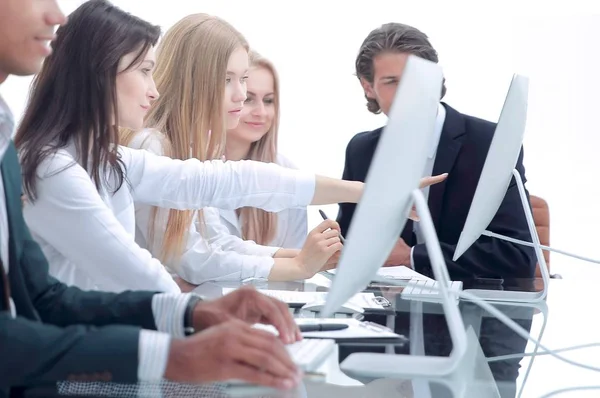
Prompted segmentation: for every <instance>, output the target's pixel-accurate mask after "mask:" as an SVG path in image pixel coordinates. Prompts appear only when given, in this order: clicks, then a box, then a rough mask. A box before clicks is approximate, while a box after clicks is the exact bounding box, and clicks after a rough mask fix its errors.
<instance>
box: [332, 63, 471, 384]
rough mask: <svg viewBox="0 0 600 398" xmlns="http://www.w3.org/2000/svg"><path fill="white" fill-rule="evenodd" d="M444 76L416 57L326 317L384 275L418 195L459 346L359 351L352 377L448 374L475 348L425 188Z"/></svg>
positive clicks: (352, 360)
mask: <svg viewBox="0 0 600 398" xmlns="http://www.w3.org/2000/svg"><path fill="white" fill-rule="evenodd" d="M442 80H443V77H442V71H441V68H440V67H439V66H438V65H437V64H435V63H432V62H429V61H426V60H423V59H421V58H418V57H415V56H410V57H409V59H408V62H407V64H406V67H405V70H404V72H403V74H402V79H401V82H400V85H399V87H398V90H397V92H396V96H395V99H394V103H393V105H392V108H391V111H390V114H389V121H388V124H387V126H386V127H385V129H384V131H383V133H382V136H381V138H380V141H379V144H378V145H377V149H376V151H375V154H374V157H373V162H372V164H371V167H370V168H369V173H368V175H367V178H366V181H365V191H364V193H363V196H362V198H361V200H360V202H359V204H358V205H357V208H356V212H355V213H354V217H353V220H352V223H351V225H350V229H349V231H348V234H347V236H346V243H345V245H344V250H343V251H342V257H341V258H340V262H339V264H338V267H337V270H336V273H335V276H334V278H333V281H332V285H331V288H330V290H329V293H328V294H327V299H326V303H325V306H324V308H323V311H322V312H321V316H323V317H329V316H331V315H333V313H334V312H335V311H336V310H337V309H339V308H340V306H341V305H342V304H343V303H345V302H346V301H347V300H348V299H350V297H352V296H353V295H354V294H356V293H358V292H360V291H362V290H363V289H364V288H365V287H366V286H367V285H368V284H369V283H370V282H371V281H372V280H374V279H377V278H376V275H377V271H378V270H379V268H380V267H381V266H382V265H383V264H384V262H385V260H386V259H387V257H388V256H389V254H390V252H391V250H392V248H393V247H394V245H395V243H396V242H397V241H398V239H399V237H400V233H401V231H402V230H403V228H404V226H405V224H406V221H407V217H408V215H409V211H410V208H411V206H412V203H413V201H414V203H415V206H416V208H417V214H418V215H419V217H420V219H421V220H420V226H421V228H422V231H423V235H424V238H425V245H426V247H427V253H428V255H429V258H430V262H431V268H432V271H433V274H434V277H435V279H436V281H437V282H438V283H437V286H438V287H439V289H440V293H439V294H440V298H441V303H442V306H443V308H444V314H445V316H446V319H447V321H448V329H449V332H450V337H451V339H452V343H453V350H452V353H451V355H450V356H449V357H435V356H417V355H387V354H373V353H356V354H352V355H350V356H349V357H348V358H347V359H346V360H345V361H344V362H343V363H342V365H341V369H342V370H343V371H344V372H345V373H346V374H348V375H349V376H350V377H355V376H356V377H367V378H380V377H404V378H409V379H410V378H414V377H438V378H444V377H447V376H448V375H450V374H452V373H453V372H454V371H455V370H456V369H457V367H458V366H459V364H460V363H461V361H462V359H463V358H464V357H465V354H466V353H467V335H466V332H465V326H464V323H463V322H462V318H461V315H460V313H459V309H458V305H457V302H456V300H455V299H454V298H453V297H452V296H451V294H450V292H449V280H450V278H449V276H448V270H447V267H446V264H445V262H444V256H443V254H442V250H441V248H440V244H439V241H438V239H437V234H436V232H435V227H434V225H433V221H432V219H431V214H430V212H429V207H428V205H427V202H426V201H425V198H424V196H423V193H422V192H421V190H420V189H419V182H420V179H421V178H422V177H423V172H424V170H425V163H426V160H427V156H428V152H429V150H430V148H431V145H432V144H433V142H432V140H433V136H434V134H433V133H434V129H435V121H436V118H437V110H438V107H439V101H440V93H441V88H442Z"/></svg>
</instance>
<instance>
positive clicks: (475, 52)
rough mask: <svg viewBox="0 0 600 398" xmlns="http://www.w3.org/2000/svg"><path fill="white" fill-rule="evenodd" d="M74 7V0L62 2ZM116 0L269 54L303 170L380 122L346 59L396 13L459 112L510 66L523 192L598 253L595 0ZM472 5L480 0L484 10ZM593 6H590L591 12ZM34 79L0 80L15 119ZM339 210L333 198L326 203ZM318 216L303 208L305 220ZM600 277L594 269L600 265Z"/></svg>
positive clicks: (320, 166)
mask: <svg viewBox="0 0 600 398" xmlns="http://www.w3.org/2000/svg"><path fill="white" fill-rule="evenodd" d="M60 3H61V5H62V6H63V10H64V11H65V12H71V11H72V10H73V9H74V8H75V7H77V6H78V5H79V4H81V3H82V1H81V0H63V1H61V2H60ZM113 3H115V4H116V5H118V6H120V7H122V8H124V9H125V10H127V11H130V12H132V13H134V14H136V15H138V16H140V17H142V18H144V19H147V20H148V21H150V22H152V23H155V24H158V25H160V26H161V27H162V28H163V31H166V30H167V29H168V28H169V27H170V26H171V25H172V24H173V23H175V22H176V21H177V20H179V19H180V18H181V17H183V16H185V15H187V14H190V13H194V12H207V13H210V14H214V15H218V16H220V17H222V18H224V19H226V20H227V21H229V22H230V23H232V24H233V25H234V26H235V27H236V28H237V29H238V30H240V31H241V32H242V33H243V34H244V35H245V36H246V38H247V39H248V41H249V43H250V45H251V46H252V47H254V48H255V49H256V50H258V51H259V52H261V53H262V54H263V55H265V56H267V57H269V58H270V59H271V60H272V61H273V62H274V63H275V66H276V67H277V68H278V70H279V74H280V78H281V85H282V121H281V129H280V150H281V152H282V153H284V154H285V155H286V156H288V157H289V158H291V159H292V160H293V161H294V162H295V163H296V164H297V165H298V166H299V167H300V168H304V169H307V170H311V171H315V172H317V173H320V174H324V175H328V176H334V177H339V176H341V173H342V169H343V164H344V150H345V147H346V144H347V142H348V141H349V140H350V138H351V137H352V136H353V135H354V134H356V133H357V132H360V131H364V130H371V129H373V128H376V127H379V126H382V125H383V124H385V118H384V116H381V115H379V116H375V115H372V114H370V113H369V112H368V111H367V110H366V107H365V105H364V103H365V101H364V98H363V94H362V91H361V88H360V86H359V84H358V81H357V79H356V77H355V76H354V69H353V65H354V57H355V55H356V52H357V51H358V48H359V46H360V44H361V42H362V40H363V39H364V37H365V36H366V35H367V34H368V32H369V31H370V30H372V29H373V28H375V27H377V26H378V25H380V24H382V23H385V22H390V21H398V22H403V23H407V24H410V25H413V26H416V27H418V28H419V29H421V30H423V31H424V32H426V33H427V34H428V35H429V37H430V39H431V41H432V44H433V45H434V47H435V48H436V49H437V50H438V53H439V56H440V63H441V65H442V66H443V68H444V74H445V77H446V81H447V87H448V93H447V95H446V97H445V101H446V102H448V103H449V104H450V105H452V106H453V107H455V108H456V109H458V110H459V111H461V112H463V113H467V114H471V115H474V116H478V117H481V118H485V119H488V120H492V121H497V119H498V116H499V113H500V109H501V107H502V103H503V100H504V95H505V94H506V90H507V88H508V84H509V82H510V79H511V76H512V73H514V72H519V73H523V74H526V75H528V76H529V77H530V78H531V89H530V105H529V116H528V128H527V132H526V138H525V167H526V175H527V178H528V180H529V181H528V183H527V187H528V189H529V191H530V192H531V193H532V194H534V195H538V196H541V197H543V198H545V199H546V200H547V201H548V202H549V204H550V209H551V244H552V245H553V246H555V247H558V248H562V249H564V250H570V251H574V252H577V253H579V254H585V255H589V256H592V257H597V258H600V244H598V243H599V242H598V237H599V236H600V232H598V228H597V226H599V225H600V211H599V210H598V198H599V197H600V195H599V194H600V188H598V178H597V175H598V173H600V156H599V154H598V150H599V145H598V144H599V141H600V138H599V135H600V134H599V131H598V126H597V123H596V117H597V114H598V112H600V100H599V99H598V95H597V94H598V93H599V92H600V75H599V71H600V55H599V54H600V16H599V15H598V14H595V15H594V12H595V11H598V10H599V9H600V4H598V5H596V6H594V5H591V4H587V5H585V6H583V5H580V4H578V3H577V2H572V1H571V2H569V5H568V8H567V7H566V6H565V7H559V6H552V5H551V4H549V3H548V2H533V1H529V2H525V4H526V5H525V6H523V5H521V6H519V7H517V6H516V3H514V4H510V2H502V3H501V4H496V5H495V6H491V7H490V6H489V4H487V3H490V2H487V1H486V2H473V1H471V2H469V1H455V2H452V4H448V2H442V1H418V2H417V1H376V0H372V1H369V2H366V3H362V2H361V3H359V2H356V3H353V2H346V1H337V0H327V1H323V0H321V1H314V0H307V1H303V2H299V3H290V2H287V1H268V0H264V1H253V2H250V1H244V2H242V1H194V2H191V1H185V0H171V1H168V2H162V1H137V0H120V1H119V0H116V1H113ZM480 3H486V4H485V6H486V8H483V7H482V6H481V5H480ZM594 7H595V9H594ZM29 82H30V78H15V77H11V78H9V80H8V81H7V82H6V83H5V84H3V85H2V86H0V93H2V95H3V96H4V98H5V99H6V100H7V101H8V103H9V105H10V106H11V107H12V109H13V111H14V112H15V114H16V116H17V118H18V117H20V115H21V113H22V110H23V107H24V105H25V101H26V97H27V90H28V85H29ZM324 209H325V211H326V212H327V213H328V214H329V215H330V217H335V215H336V213H337V206H328V207H325V208H324ZM319 221H320V218H319V215H318V213H317V212H316V209H309V224H310V226H314V225H316V224H317V223H318V222H319ZM551 263H552V271H553V272H559V273H561V274H562V275H563V276H564V277H569V278H588V277H589V271H590V270H589V269H588V268H587V267H585V269H583V268H582V264H581V262H579V261H577V260H571V259H565V258H564V257H561V256H560V255H553V256H552V259H551ZM598 275H599V276H600V273H598Z"/></svg>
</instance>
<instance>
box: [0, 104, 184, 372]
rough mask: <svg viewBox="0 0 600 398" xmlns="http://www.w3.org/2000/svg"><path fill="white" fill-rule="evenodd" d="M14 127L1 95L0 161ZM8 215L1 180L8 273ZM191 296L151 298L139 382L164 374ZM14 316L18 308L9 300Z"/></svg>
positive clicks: (0, 231)
mask: <svg viewBox="0 0 600 398" xmlns="http://www.w3.org/2000/svg"><path fill="white" fill-rule="evenodd" d="M13 128H14V123H13V117H12V113H11V112H10V109H9V108H8V106H7V105H6V103H5V102H4V100H3V99H2V97H1V96H0V161H1V160H2V159H3V158H4V154H5V153H6V149H7V148H8V146H9V145H10V140H11V137H12V132H13ZM8 240H9V230H8V215H7V209H6V198H5V196H4V181H3V179H2V178H0V258H1V259H2V263H3V265H4V269H5V271H6V273H7V274H8V272H9V269H10V267H9V266H10V263H9V256H8ZM190 298H191V295H190V294H155V295H154V296H153V297H152V314H153V315H154V319H155V322H156V326H157V329H158V331H152V330H142V331H141V332H140V338H139V342H138V345H139V357H138V378H139V379H140V380H160V379H161V378H162V377H163V376H164V373H165V369H166V366H167V360H168V355H169V347H170V344H171V335H172V336H173V337H183V336H184V332H183V326H184V325H183V318H184V313H185V307H186V305H187V302H188V301H189V299H190ZM10 306H11V315H12V316H13V317H15V316H16V315H17V314H16V309H15V305H14V302H13V300H12V298H10Z"/></svg>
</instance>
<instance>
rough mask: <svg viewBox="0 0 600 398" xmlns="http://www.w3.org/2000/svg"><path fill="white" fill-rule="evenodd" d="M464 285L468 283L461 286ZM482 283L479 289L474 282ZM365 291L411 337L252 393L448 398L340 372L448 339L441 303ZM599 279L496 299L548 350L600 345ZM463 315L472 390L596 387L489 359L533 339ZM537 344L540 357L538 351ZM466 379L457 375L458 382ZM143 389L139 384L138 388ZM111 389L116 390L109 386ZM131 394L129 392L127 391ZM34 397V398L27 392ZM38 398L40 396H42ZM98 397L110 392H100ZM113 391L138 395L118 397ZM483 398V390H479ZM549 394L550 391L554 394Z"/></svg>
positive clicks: (209, 290)
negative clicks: (293, 387)
mask: <svg viewBox="0 0 600 398" xmlns="http://www.w3.org/2000/svg"><path fill="white" fill-rule="evenodd" d="M540 283H541V281H539V280H514V281H504V282H503V283H502V286H496V287H495V288H502V289H505V290H534V289H539V288H540ZM247 284H253V285H254V286H255V287H257V288H259V289H274V290H297V291H327V286H328V285H329V283H328V281H327V279H325V278H323V277H320V276H317V277H316V278H313V279H311V280H309V281H305V282H285V283H284V282H277V283H273V282H271V283H267V282H261V281H252V282H250V283H247ZM238 286H240V284H239V283H237V284H232V283H205V284H203V285H201V286H198V287H196V288H195V289H194V291H195V292H196V293H198V294H202V295H205V296H207V297H209V298H217V297H220V296H221V295H222V294H223V288H224V287H238ZM465 287H469V285H468V284H467V283H465ZM475 287H479V288H482V287H481V286H475ZM368 290H369V291H372V292H374V293H376V294H377V295H382V296H384V297H386V298H388V300H389V301H390V302H391V303H392V308H391V309H390V311H389V313H388V314H369V313H368V312H367V313H365V319H367V320H370V321H374V322H378V323H382V324H386V323H387V324H388V325H390V326H392V327H393V328H394V330H395V331H396V333H399V334H402V335H405V336H406V337H407V338H408V339H409V342H408V344H404V345H397V346H395V347H391V349H390V346H389V345H388V344H382V345H380V346H377V345H369V346H360V345H356V344H352V345H349V344H339V345H338V350H339V353H336V355H337V356H338V358H331V360H330V361H329V364H328V365H327V366H328V367H329V369H328V371H329V372H330V373H331V374H330V376H329V377H328V380H327V383H322V382H311V381H305V382H304V383H303V385H301V386H300V388H299V389H298V390H297V391H294V392H287V393H272V394H258V395H256V396H262V397H266V396H273V397H321V396H335V395H336V394H343V395H344V398H352V397H379V396H385V397H413V396H414V397H434V398H437V397H450V396H456V395H453V394H452V393H451V391H450V389H449V388H448V387H446V386H442V385H440V384H437V383H429V382H425V383H423V382H422V381H420V380H393V379H378V380H363V382H364V384H363V383H362V382H361V381H358V380H354V379H351V378H349V377H347V376H346V375H344V374H343V373H342V372H341V371H340V369H339V366H338V363H337V362H338V360H343V359H344V358H345V357H346V356H348V355H349V354H351V353H353V352H360V351H367V352H381V353H387V354H388V355H394V352H397V353H402V354H409V355H416V354H423V355H436V356H444V355H448V354H449V353H450V352H451V350H452V343H451V341H450V338H449V336H448V331H447V325H446V321H445V317H444V315H443V312H442V310H441V305H439V304H433V303H422V302H416V301H407V300H404V299H402V298H401V296H400V293H401V288H398V287H390V286H381V285H377V286H375V285H371V286H370V287H369V288H368ZM596 290H597V283H596V282H595V281H592V280H568V279H562V280H561V279H552V280H551V282H550V287H549V293H548V297H547V299H546V301H545V302H542V303H541V304H538V305H521V304H511V303H495V304H494V306H495V307H496V308H498V309H500V310H501V311H502V312H503V313H504V314H506V315H507V316H509V317H510V319H512V320H514V321H515V322H517V323H518V324H519V325H521V326H522V327H523V328H525V329H526V330H528V331H530V333H531V335H532V336H533V337H534V338H536V339H539V340H540V341H541V343H542V344H543V345H545V346H547V347H548V348H550V349H561V348H565V347H571V346H575V345H580V344H588V343H595V342H600V326H598V324H597V323H596V322H595V319H594V318H595V313H596V312H595V309H596V305H595V301H597V298H596V296H595V292H596ZM458 305H459V309H460V313H461V316H462V319H463V322H464V324H465V327H467V328H470V329H472V330H473V339H474V341H475V342H476V343H478V344H473V346H477V347H479V348H480V350H481V356H480V357H475V358H474V359H473V360H472V363H470V364H469V366H470V368H471V369H472V370H473V371H474V372H475V371H478V370H481V371H482V372H483V373H485V372H486V370H489V372H490V374H489V377H488V378H487V379H486V377H485V375H484V376H482V377H481V378H480V379H477V380H475V381H471V383H472V384H471V385H472V386H473V387H474V386H476V385H478V384H482V385H483V386H484V387H488V386H489V387H493V388H494V389H496V388H497V389H498V391H499V392H500V394H501V395H500V396H502V397H514V396H521V397H542V396H545V394H549V393H551V392H554V391H556V390H560V389H565V388H569V387H577V386H580V387H586V386H595V385H598V384H600V383H598V381H597V380H598V377H599V374H598V372H596V371H593V370H586V369H582V368H580V367H577V366H574V365H572V364H568V363H565V362H562V361H560V360H558V359H556V358H554V357H552V356H551V355H537V356H535V357H525V358H511V359H502V358H500V359H502V360H498V361H496V360H494V359H495V358H497V357H501V356H505V355H511V354H523V353H531V352H533V351H534V349H535V344H533V343H531V342H529V343H528V342H527V341H526V340H525V339H523V338H521V337H520V336H518V335H517V334H516V333H515V332H513V331H512V330H511V329H509V328H508V327H506V326H505V325H504V324H502V323H501V322H499V321H498V320H496V319H495V318H493V317H491V316H490V314H488V313H487V312H486V311H484V310H481V309H480V308H479V307H478V306H476V305H475V304H474V303H472V302H469V301H465V300H461V301H460V302H459V303H458ZM296 316H306V317H311V316H314V314H311V313H303V312H300V311H296ZM598 347H600V344H599V345H598ZM598 347H588V348H583V349H579V350H573V351H568V352H563V353H562V355H563V356H564V357H566V358H568V359H570V360H572V361H576V362H579V363H583V364H587V365H590V366H597V367H600V359H597V358H598V357H599V355H598V354H599V353H600V350H598ZM541 351H542V350H541V349H540V350H539V352H538V354H543V353H542V352H541ZM463 381H464V380H460V379H458V380H457V384H459V383H461V382H463ZM486 383H487V386H486ZM141 388H142V387H139V386H138V387H137V389H136V391H137V392H138V393H139V392H140V389H141ZM113 391H114V390H113ZM131 391H133V390H131ZM153 391H161V392H162V395H153V396H164V397H184V396H185V397H187V396H190V397H191V396H198V397H226V396H230V395H227V394H226V393H224V392H223V391H222V390H220V389H219V386H218V385H214V386H194V387H192V386H178V385H170V386H169V385H166V387H165V386H163V387H162V388H154V390H153ZM30 396H36V395H30ZM42 396H43V395H42ZM100 396H111V395H105V394H102V395H100ZM115 396H139V395H136V394H133V395H122V394H119V395H117V394H115ZM480 396H485V395H480ZM552 396H554V395H552ZM558 396H566V397H587V396H589V397H597V396H600V389H597V390H591V391H590V390H588V391H581V392H568V393H566V394H564V395H558Z"/></svg>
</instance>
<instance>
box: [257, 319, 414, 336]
mask: <svg viewBox="0 0 600 398" xmlns="http://www.w3.org/2000/svg"><path fill="white" fill-rule="evenodd" d="M295 321H296V324H298V325H315V324H317V325H318V324H321V323H326V324H331V323H335V324H338V323H341V324H343V325H348V327H347V328H346V329H342V330H332V331H326V332H304V333H302V337H306V338H316V339H334V340H343V339H399V338H403V336H401V335H399V334H397V333H394V332H393V331H392V330H391V329H388V328H387V327H385V326H382V325H378V324H376V323H371V322H362V321H359V320H357V319H355V318H296V319H295ZM254 327H255V328H258V329H262V330H266V331H269V332H271V333H273V334H275V335H279V333H278V332H277V329H275V327H274V326H272V325H264V324H256V325H254Z"/></svg>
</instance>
